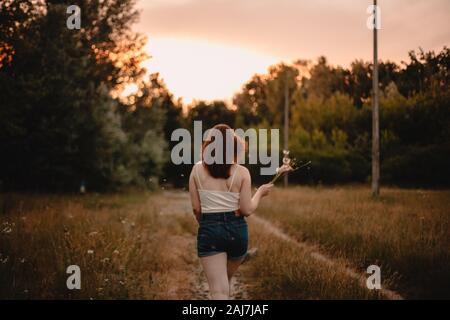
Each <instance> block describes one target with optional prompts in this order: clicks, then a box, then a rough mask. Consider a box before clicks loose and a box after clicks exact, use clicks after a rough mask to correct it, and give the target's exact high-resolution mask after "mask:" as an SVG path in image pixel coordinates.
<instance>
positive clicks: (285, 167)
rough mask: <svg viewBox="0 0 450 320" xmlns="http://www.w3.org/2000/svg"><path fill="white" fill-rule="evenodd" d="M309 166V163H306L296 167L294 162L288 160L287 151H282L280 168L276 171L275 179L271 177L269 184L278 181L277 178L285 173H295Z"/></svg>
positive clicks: (293, 160)
mask: <svg viewBox="0 0 450 320" xmlns="http://www.w3.org/2000/svg"><path fill="white" fill-rule="evenodd" d="M310 164H311V161H308V162H306V163H305V164H302V165H300V166H297V162H296V160H295V159H291V158H289V150H283V164H282V165H281V167H279V168H277V169H276V175H275V177H273V179H272V181H270V183H275V182H276V181H277V180H278V178H279V177H281V176H282V175H284V174H285V173H288V172H292V171H296V170H298V169H301V168H304V167H308V166H309V165H310ZM308 169H309V167H308Z"/></svg>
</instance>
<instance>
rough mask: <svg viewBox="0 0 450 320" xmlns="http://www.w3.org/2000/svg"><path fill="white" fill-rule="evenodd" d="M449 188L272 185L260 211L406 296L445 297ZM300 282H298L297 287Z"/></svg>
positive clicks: (449, 282) (449, 285) (448, 291)
mask: <svg viewBox="0 0 450 320" xmlns="http://www.w3.org/2000/svg"><path fill="white" fill-rule="evenodd" d="M449 209H450V191H425V190H403V189H383V190H382V196H381V197H380V199H379V200H374V199H372V197H371V195H370V190H369V189H368V188H365V187H344V188H341V187H336V188H303V187H298V188H291V189H288V190H283V189H281V188H280V189H278V188H277V189H276V190H275V191H274V193H273V195H272V196H271V199H270V201H267V200H266V201H263V204H262V205H261V207H260V209H259V210H258V214H259V215H261V216H262V217H265V218H268V219H269V220H270V221H272V222H273V223H274V224H276V225H278V226H280V227H281V228H282V229H283V230H285V231H286V232H287V233H288V234H289V235H291V236H293V237H294V238H296V239H297V240H299V241H306V242H310V243H312V244H318V245H319V246H320V247H321V249H322V250H323V251H324V252H326V253H327V254H329V255H331V256H333V257H335V258H345V259H347V260H349V261H351V262H352V264H353V265H355V266H356V267H358V268H359V270H360V271H361V272H364V271H365V269H366V268H367V267H368V266H369V265H371V264H376V265H379V266H380V267H381V272H382V280H383V283H384V284H385V285H386V284H387V285H389V286H390V287H391V288H394V289H397V290H399V291H400V292H401V293H403V294H404V295H406V296H407V297H409V298H447V299H448V298H450V272H449V270H450V232H449V231H450V224H449V222H450V210H449ZM300 288H301V287H298V289H299V290H300Z"/></svg>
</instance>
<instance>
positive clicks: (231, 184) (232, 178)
mask: <svg viewBox="0 0 450 320" xmlns="http://www.w3.org/2000/svg"><path fill="white" fill-rule="evenodd" d="M237 170H238V168H237V167H236V168H235V169H234V172H233V175H232V176H231V183H230V187H229V188H228V192H230V191H231V187H232V186H233V181H234V176H235V175H236V171H237Z"/></svg>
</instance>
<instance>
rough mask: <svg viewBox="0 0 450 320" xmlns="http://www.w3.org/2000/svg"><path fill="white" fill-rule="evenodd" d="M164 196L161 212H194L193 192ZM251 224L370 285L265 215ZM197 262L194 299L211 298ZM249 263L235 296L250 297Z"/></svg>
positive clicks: (237, 278)
mask: <svg viewBox="0 0 450 320" xmlns="http://www.w3.org/2000/svg"><path fill="white" fill-rule="evenodd" d="M164 198H165V199H167V201H166V202H165V203H164V204H162V206H161V214H166V215H170V214H173V215H186V214H192V213H191V206H190V202H189V194H188V193H185V192H176V191H165V192H164ZM248 221H249V223H254V224H257V225H258V226H259V227H261V228H263V229H264V230H266V231H267V232H269V233H271V234H273V235H274V236H276V237H277V238H279V239H280V240H281V241H286V242H288V243H290V244H293V245H295V246H296V247H298V248H300V249H302V250H305V251H306V252H308V253H309V254H310V256H311V257H312V258H313V259H315V260H317V261H319V262H321V263H324V264H326V265H329V266H332V267H333V268H336V269H338V270H340V271H342V272H343V273H344V274H346V275H347V276H349V277H350V278H353V279H356V280H358V283H359V284H360V285H361V287H363V288H366V277H367V275H366V274H361V273H359V272H357V271H356V270H355V269H353V268H352V267H350V266H349V265H350V264H346V265H343V264H341V263H338V262H336V261H335V260H334V259H333V258H331V257H329V256H327V255H325V254H323V253H322V252H320V251H319V250H318V248H317V247H315V246H313V245H311V244H307V243H304V242H299V241H297V240H295V239H294V238H292V237H290V236H289V235H288V234H286V233H285V232H284V231H283V230H281V229H280V228H278V227H276V226H274V225H273V224H272V223H271V222H270V221H268V220H266V219H264V218H261V217H259V216H257V215H254V216H252V217H250V218H249V220H248ZM189 239H190V240H189V241H191V242H192V243H190V248H191V251H192V255H195V254H196V252H195V239H194V237H190V238H189ZM193 261H195V263H194V265H193V266H192V275H193V276H192V283H193V290H192V299H201V300H202V299H208V291H209V290H208V284H207V282H206V278H205V275H204V273H203V271H202V268H201V265H200V263H199V261H198V258H196V257H195V258H193ZM245 268H246V267H245V265H243V266H242V267H241V268H240V271H238V272H237V273H236V275H235V277H234V278H233V280H232V288H231V296H232V299H249V298H250V297H249V296H248V293H247V290H246V283H247V282H246V279H245V276H244V273H245ZM380 293H381V294H382V295H383V296H384V297H385V298H387V299H392V300H402V299H403V297H402V296H401V295H400V294H399V293H397V292H395V291H392V290H389V289H386V288H382V289H380Z"/></svg>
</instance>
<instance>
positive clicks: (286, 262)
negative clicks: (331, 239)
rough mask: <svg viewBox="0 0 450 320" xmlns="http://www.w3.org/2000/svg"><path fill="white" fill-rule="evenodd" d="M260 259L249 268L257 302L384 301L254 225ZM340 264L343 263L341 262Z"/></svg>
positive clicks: (253, 292)
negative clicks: (260, 300)
mask: <svg viewBox="0 0 450 320" xmlns="http://www.w3.org/2000/svg"><path fill="white" fill-rule="evenodd" d="M250 226H251V229H250V232H251V238H252V239H251V243H252V245H254V246H257V247H258V249H259V250H258V254H257V256H256V257H255V258H254V259H252V260H251V262H250V263H249V264H248V265H247V266H246V268H247V269H248V271H247V270H246V271H247V272H246V274H247V277H248V280H247V282H248V283H250V284H251V285H249V286H248V289H247V290H248V291H249V294H250V295H251V297H252V298H254V299H270V300H273V299H274V300H286V299H380V298H382V297H380V296H379V294H378V292H377V291H373V290H368V289H365V288H363V287H361V285H360V284H359V283H358V281H357V280H355V279H352V278H350V277H349V276H348V275H346V274H345V273H344V272H342V271H341V270H339V269H336V268H333V267H330V266H328V265H326V264H323V263H321V262H320V261H318V260H316V259H314V258H313V257H311V255H310V254H309V252H308V251H306V250H302V249H299V248H298V247H296V246H294V245H293V244H292V243H288V242H285V241H280V239H278V238H277V237H275V236H274V235H273V234H270V233H268V232H267V231H266V230H264V229H261V228H258V227H257V225H254V224H251V225H250ZM337 263H339V262H337Z"/></svg>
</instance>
